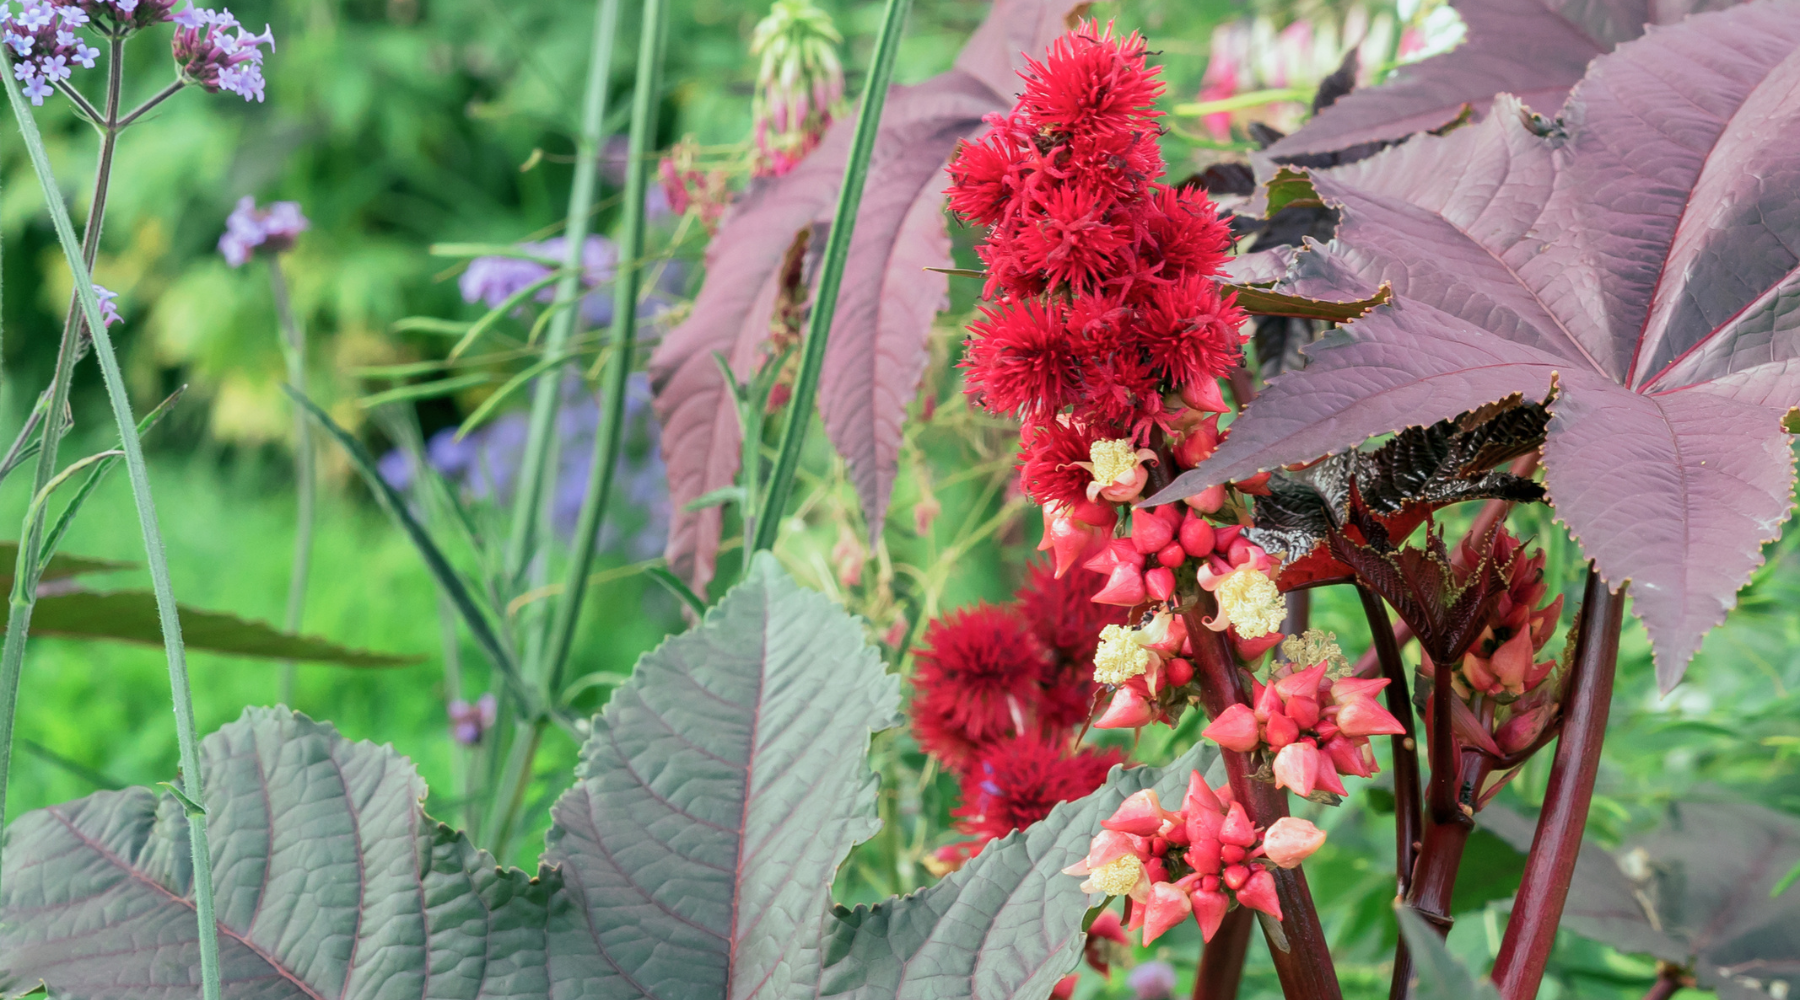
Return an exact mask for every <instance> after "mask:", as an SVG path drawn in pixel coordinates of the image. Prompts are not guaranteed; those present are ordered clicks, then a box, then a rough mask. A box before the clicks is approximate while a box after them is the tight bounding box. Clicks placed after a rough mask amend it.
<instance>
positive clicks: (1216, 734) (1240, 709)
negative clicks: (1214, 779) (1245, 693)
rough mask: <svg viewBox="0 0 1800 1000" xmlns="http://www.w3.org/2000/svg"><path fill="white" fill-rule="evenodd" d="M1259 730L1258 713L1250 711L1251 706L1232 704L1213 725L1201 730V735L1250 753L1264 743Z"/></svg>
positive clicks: (1225, 745) (1220, 714) (1222, 744)
mask: <svg viewBox="0 0 1800 1000" xmlns="http://www.w3.org/2000/svg"><path fill="white" fill-rule="evenodd" d="M1259 730H1260V727H1259V726H1258V725H1257V722H1256V715H1255V713H1253V712H1251V711H1250V707H1249V706H1247V705H1231V706H1229V707H1228V708H1226V709H1225V711H1223V712H1220V713H1219V717H1218V718H1216V719H1214V720H1213V721H1212V724H1211V725H1209V726H1207V727H1206V728H1205V729H1204V730H1201V732H1200V735H1201V736H1204V737H1206V738H1207V739H1209V740H1212V741H1213V742H1214V743H1217V744H1218V745H1220V746H1222V747H1224V748H1225V749H1227V750H1236V751H1237V752H1238V753H1249V752H1250V751H1252V750H1255V749H1256V748H1257V746H1258V745H1259V744H1260V743H1262V734H1261V732H1260V731H1259Z"/></svg>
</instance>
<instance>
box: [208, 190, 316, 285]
mask: <svg viewBox="0 0 1800 1000" xmlns="http://www.w3.org/2000/svg"><path fill="white" fill-rule="evenodd" d="M311 225H312V223H310V222H308V221H307V218H306V216H304V215H301V214H300V203H299V202H295V201H278V202H275V203H274V204H272V205H270V206H269V207H268V208H257V207H256V199H255V198H253V197H251V196H250V195H245V196H243V197H242V198H239V199H238V203H237V208H235V209H232V212H231V215H229V216H227V217H226V219H225V233H224V235H222V236H220V237H219V253H221V254H223V255H224V257H225V262H226V263H227V264H230V265H231V266H232V267H242V266H243V265H244V263H245V262H246V261H248V260H249V259H250V256H251V255H252V254H254V253H256V252H257V251H261V252H263V253H268V254H276V253H284V252H286V251H288V250H291V249H293V246H294V240H295V238H297V237H298V236H299V235H300V234H301V233H303V232H305V231H306V230H307V229H308V228H309V227H310V226H311Z"/></svg>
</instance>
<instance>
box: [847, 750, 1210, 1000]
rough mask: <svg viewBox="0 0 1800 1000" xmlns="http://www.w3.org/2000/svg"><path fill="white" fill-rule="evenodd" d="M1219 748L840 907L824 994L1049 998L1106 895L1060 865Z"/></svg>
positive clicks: (1140, 774) (1178, 792) (1195, 753)
mask: <svg viewBox="0 0 1800 1000" xmlns="http://www.w3.org/2000/svg"><path fill="white" fill-rule="evenodd" d="M1216 756H1217V751H1215V750H1213V749H1212V747H1211V746H1210V745H1207V744H1204V743H1202V744H1198V745H1196V746H1195V747H1194V748H1193V749H1191V750H1189V751H1188V752H1187V753H1186V754H1184V755H1183V756H1182V757H1181V758H1180V759H1179V760H1177V761H1175V763H1173V764H1171V765H1169V766H1168V767H1167V768H1166V769H1158V768H1153V767H1140V768H1134V769H1132V770H1128V771H1125V770H1119V769H1114V771H1113V774H1112V776H1111V778H1110V780H1109V781H1108V782H1107V784H1106V785H1105V786H1104V787H1102V788H1101V789H1100V790H1099V791H1097V792H1095V793H1093V794H1092V795H1089V796H1088V797H1086V798H1084V799H1080V800H1077V801H1075V802H1065V803H1063V804H1062V805H1059V806H1057V807H1056V808H1055V809H1054V810H1052V811H1051V813H1050V816H1049V818H1047V819H1045V820H1043V821H1042V822H1040V823H1036V824H1033V825H1032V827H1031V828H1030V829H1028V830H1025V831H1014V832H1013V833H1011V834H1008V835H1007V836H1006V837H1004V838H1002V839H1000V840H997V841H995V842H993V843H991V844H989V845H987V847H985V848H983V849H982V852H981V853H980V854H979V855H977V856H976V858H975V860H973V861H971V862H969V863H968V864H967V865H965V866H963V867H962V868H961V869H960V870H958V871H957V872H955V873H954V874H952V875H950V876H949V877H947V878H945V879H944V880H943V881H942V882H939V883H938V884H937V885H934V886H932V887H930V888H928V889H925V890H923V891H921V892H917V893H914V894H913V895H910V896H905V897H901V898H898V899H890V900H888V901H887V902H884V903H879V904H877V905H875V906H873V907H867V906H859V907H857V908H856V909H854V910H846V909H842V908H839V909H838V910H837V913H836V916H837V926H836V927H835V928H834V930H833V934H832V936H831V938H830V940H829V943H828V944H827V946H826V947H827V951H826V967H825V972H824V976H823V978H822V980H821V983H820V989H819V995H820V996H825V997H855V998H857V1000H885V998H896V1000H900V998H904V1000H964V998H973V997H1019V998H1030V1000H1038V998H1042V997H1047V996H1049V995H1050V989H1051V987H1053V986H1055V985H1056V981H1057V980H1058V979H1061V978H1062V977H1063V976H1064V975H1067V974H1068V972H1069V970H1071V969H1073V968H1074V967H1075V963H1076V961H1077V960H1078V959H1079V958H1080V955H1081V948H1082V944H1083V942H1084V941H1085V935H1084V934H1083V933H1082V924H1083V922H1084V920H1085V918H1086V917H1087V913H1088V910H1089V909H1090V908H1092V907H1094V906H1096V905H1098V904H1099V903H1100V902H1101V901H1102V899H1103V897H1101V896H1098V895H1089V894H1088V893H1085V892H1082V891H1081V880H1080V879H1077V878H1074V877H1071V876H1068V875H1064V874H1062V869H1064V868H1066V867H1068V866H1069V865H1072V864H1074V863H1075V862H1077V861H1079V860H1081V859H1082V858H1083V857H1085V856H1086V855H1087V851H1088V844H1089V843H1090V842H1091V841H1092V840H1093V838H1094V834H1096V833H1098V832H1100V821H1101V820H1103V819H1105V818H1106V817H1108V816H1110V815H1112V813H1113V811H1114V810H1115V809H1117V808H1118V806H1119V803H1120V802H1122V801H1124V800H1125V797H1126V796H1128V795H1130V794H1132V793H1133V792H1137V791H1140V790H1142V789H1145V788H1154V789H1156V791H1157V797H1158V798H1160V799H1162V800H1163V801H1165V802H1179V801H1181V796H1182V795H1183V793H1184V792H1185V791H1186V790H1187V784H1188V777H1189V775H1191V774H1192V773H1193V772H1194V771H1196V770H1198V771H1203V772H1204V771H1205V770H1206V769H1207V767H1208V765H1209V764H1210V762H1211V760H1212V759H1213V758H1214V757H1216Z"/></svg>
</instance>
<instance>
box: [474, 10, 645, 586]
mask: <svg viewBox="0 0 1800 1000" xmlns="http://www.w3.org/2000/svg"><path fill="white" fill-rule="evenodd" d="M618 22H619V4H618V0H600V5H599V7H598V9H597V10H596V11H595V17H594V42H593V51H592V53H591V54H590V55H589V57H588V78H587V91H586V94H585V95H584V97H583V101H582V113H581V136H580V138H579V139H578V140H577V142H576V144H575V180H574V183H573V185H572V186H571V188H570V190H569V215H568V221H567V222H565V223H564V224H563V239H564V241H565V242H564V245H563V274H562V277H561V278H560V279H558V281H557V283H556V297H555V299H554V300H553V302H552V305H551V308H552V309H553V310H555V319H553V320H551V323H550V333H549V336H548V337H547V338H545V341H544V353H545V355H546V356H547V357H559V356H561V355H564V354H567V353H568V346H569V338H570V337H572V336H574V335H575V333H576V329H575V328H576V326H577V324H578V323H580V321H581V309H580V308H579V306H577V305H576V303H577V301H578V300H579V299H580V297H581V294H582V291H583V289H582V287H581V279H582V249H583V247H584V246H585V245H586V243H587V236H588V216H589V215H590V214H591V211H592V208H593V204H594V180H595V177H594V175H595V173H596V171H597V170H598V169H599V163H600V142H601V139H602V136H601V130H602V128H603V127H604V123H605V120H606V84H607V80H608V79H609V78H610V77H611V75H612V50H613V36H614V35H615V34H616V32H617V30H618ZM620 256H621V261H620V264H621V267H623V265H624V262H625V260H628V259H631V255H629V254H624V253H622V254H621V255H620ZM561 392H562V366H561V365H558V366H556V367H554V368H551V369H550V370H548V371H546V372H544V373H543V374H542V375H539V376H538V380H537V385H536V386H534V387H533V389H532V397H531V419H530V423H529V425H528V427H527V430H526V435H525V456H524V459H523V461H522V462H521V463H520V465H519V479H518V484H519V485H518V493H517V495H516V496H514V497H513V511H512V516H513V521H512V531H511V534H510V535H509V536H508V537H507V543H506V562H505V571H506V578H507V580H508V581H509V582H511V581H516V580H517V579H518V578H519V574H520V572H521V571H522V570H523V569H524V566H525V563H526V561H527V560H528V559H529V558H530V557H531V550H532V547H533V545H534V543H535V539H536V536H537V532H538V530H539V523H540V518H541V515H542V512H541V511H540V510H539V507H540V498H541V497H542V495H543V493H544V487H545V482H544V480H545V478H546V477H547V476H552V475H555V471H556V470H555V468H554V464H553V463H551V462H550V461H548V456H549V454H550V444H551V439H552V438H553V437H554V436H555V434H556V410H557V403H558V402H559V399H560V394H561Z"/></svg>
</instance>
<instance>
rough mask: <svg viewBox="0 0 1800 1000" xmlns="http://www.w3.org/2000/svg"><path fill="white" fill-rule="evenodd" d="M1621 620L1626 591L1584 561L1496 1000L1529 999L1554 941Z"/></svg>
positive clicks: (1596, 755) (1497, 966) (1583, 818)
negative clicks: (1556, 731) (1551, 744)
mask: <svg viewBox="0 0 1800 1000" xmlns="http://www.w3.org/2000/svg"><path fill="white" fill-rule="evenodd" d="M1624 621H1625V588H1624V586H1622V585H1621V586H1620V588H1619V590H1618V592H1617V593H1614V592H1612V591H1609V590H1607V589H1606V583H1605V581H1603V580H1601V579H1600V574H1599V572H1598V571H1596V570H1595V569H1594V567H1593V566H1592V565H1591V564H1590V565H1589V567H1588V578H1587V589H1586V593H1585V594H1584V595H1583V597H1582V605H1581V634H1580V635H1579V636H1578V637H1577V638H1576V640H1575V643H1576V645H1575V661H1574V664H1575V665H1574V668H1573V669H1572V670H1571V671H1570V677H1569V681H1568V689H1567V691H1568V693H1567V694H1566V695H1565V696H1564V700H1563V724H1562V735H1561V736H1560V737H1559V738H1558V739H1557V741H1556V758H1555V760H1554V761H1553V762H1552V763H1551V765H1550V783H1549V786H1548V788H1547V789H1546V790H1545V792H1544V809H1543V812H1541V813H1540V814H1539V815H1538V824H1537V833H1536V834H1535V835H1534V836H1533V837H1532V841H1531V854H1530V855H1528V856H1527V857H1526V859H1525V877H1524V878H1523V879H1522V880H1521V881H1520V882H1519V893H1518V895H1517V896H1516V897H1515V898H1514V902H1513V912H1512V918H1511V920H1509V921H1508V922H1507V925H1506V936H1505V937H1504V938H1502V939H1501V941H1500V954H1499V955H1498V956H1496V957H1495V959H1494V974H1493V975H1494V985H1495V986H1497V987H1499V989H1500V996H1501V997H1502V1000H1531V998H1532V997H1535V996H1536V995H1537V991H1538V984H1539V983H1540V982H1542V980H1543V978H1544V964H1545V963H1546V962H1548V961H1549V960H1550V948H1551V946H1552V945H1554V944H1555V943H1556V925H1557V923H1558V922H1559V921H1561V919H1562V910H1563V903H1564V902H1565V901H1566V900H1567V898H1568V895H1569V877H1570V876H1571V875H1572V874H1573V873H1574V871H1575V855H1576V853H1577V852H1578V851H1579V850H1580V849H1581V834H1582V831H1583V830H1585V829H1586V828H1587V815H1588V804H1589V802H1590V800H1591V799H1592V798H1593V794H1594V776H1595V775H1596V774H1597V773H1598V772H1599V770H1600V745H1601V743H1602V742H1603V741H1604V740H1605V738H1606V714H1607V710H1608V709H1609V708H1610V707H1611V704H1612V688H1613V669H1614V667H1616V666H1617V665H1618V659H1619V628H1620V626H1621V625H1623V624H1624Z"/></svg>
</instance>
